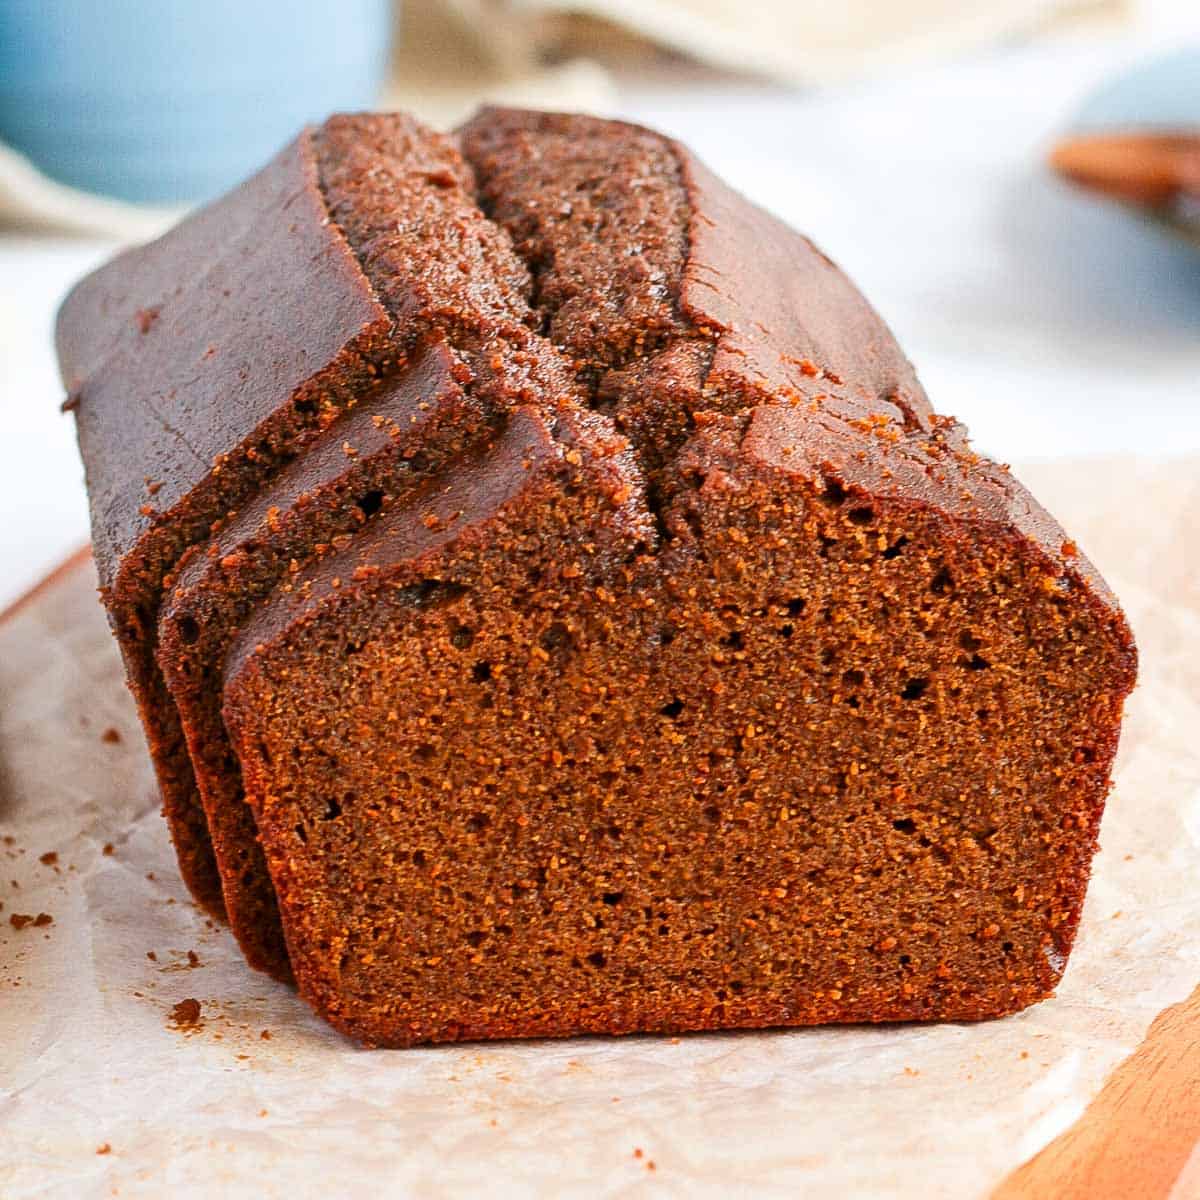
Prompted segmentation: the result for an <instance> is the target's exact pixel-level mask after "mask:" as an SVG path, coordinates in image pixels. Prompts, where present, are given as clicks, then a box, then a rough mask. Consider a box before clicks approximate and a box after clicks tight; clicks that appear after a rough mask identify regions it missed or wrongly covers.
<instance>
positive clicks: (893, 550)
mask: <svg viewBox="0 0 1200 1200" xmlns="http://www.w3.org/2000/svg"><path fill="white" fill-rule="evenodd" d="M907 545H908V538H906V537H898V538H897V539H896V540H895V541H894V542H893V543H892V544H891V545H890V546H889V547H888V548H887V549H886V550H885V551H884V552H883V553H882V554H881V555H880V558H889V559H891V558H899V556H900V552H901V551H902V550H903V549H904V547H905V546H907Z"/></svg>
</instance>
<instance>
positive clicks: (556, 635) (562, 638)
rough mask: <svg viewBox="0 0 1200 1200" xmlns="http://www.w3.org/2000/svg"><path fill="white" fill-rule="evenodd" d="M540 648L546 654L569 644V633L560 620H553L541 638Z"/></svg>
mask: <svg viewBox="0 0 1200 1200" xmlns="http://www.w3.org/2000/svg"><path fill="white" fill-rule="evenodd" d="M541 643H542V649H543V650H545V651H546V652H547V653H548V654H552V653H553V652H554V651H555V650H563V649H566V648H567V647H569V646H570V645H571V634H570V631H569V630H568V629H567V627H566V625H564V624H563V623H562V622H561V621H555V622H554V623H553V624H552V625H551V626H550V627H549V628H548V629H547V630H546V632H545V633H543V634H542V638H541Z"/></svg>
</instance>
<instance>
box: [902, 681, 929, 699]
mask: <svg viewBox="0 0 1200 1200" xmlns="http://www.w3.org/2000/svg"><path fill="white" fill-rule="evenodd" d="M928 687H929V680H928V679H923V678H922V679H910V680H909V681H908V682H907V683H906V684H905V685H904V690H903V691H902V692H901V693H900V699H901V700H920V698H921V697H922V696H923V695H925V691H926V689H927V688H928Z"/></svg>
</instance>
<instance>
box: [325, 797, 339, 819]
mask: <svg viewBox="0 0 1200 1200" xmlns="http://www.w3.org/2000/svg"><path fill="white" fill-rule="evenodd" d="M341 815H342V806H341V803H340V802H339V801H338V800H335V799H334V798H333V797H332V796H330V798H329V799H328V800H326V801H325V815H324V816H323V817H322V818H321V820H322V821H336V820H337V819H338V817H340V816H341Z"/></svg>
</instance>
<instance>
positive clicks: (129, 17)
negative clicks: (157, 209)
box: [0, 0, 393, 203]
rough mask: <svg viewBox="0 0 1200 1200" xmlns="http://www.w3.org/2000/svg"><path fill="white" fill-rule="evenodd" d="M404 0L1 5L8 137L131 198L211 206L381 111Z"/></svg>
mask: <svg viewBox="0 0 1200 1200" xmlns="http://www.w3.org/2000/svg"><path fill="white" fill-rule="evenodd" d="M392 23H393V6H392V3H391V0H302V2H301V3H296V0H0V141H4V142H7V143H8V144H9V145H10V146H12V147H14V148H15V149H17V150H19V151H21V152H22V153H23V154H25V155H27V156H28V157H29V158H30V159H32V161H33V162H34V163H35V164H36V165H37V166H38V167H39V168H41V170H42V171H44V172H45V173H46V174H47V175H49V176H51V177H52V178H54V179H57V180H60V181H61V182H63V183H66V184H70V185H71V186H73V187H78V188H84V189H86V190H88V191H92V192H101V193H104V194H106V195H110V196H117V197H120V198H122V199H125V200H140V201H150V202H155V203H180V202H193V201H201V200H206V199H208V198H210V197H212V196H214V195H216V194H218V193H219V192H222V191H224V190H225V189H227V188H229V187H230V186H232V185H233V184H235V183H237V182H238V180H240V179H242V178H243V177H244V176H246V175H248V174H249V173H250V172H252V171H253V170H255V168H257V167H258V166H260V165H261V164H262V163H263V162H264V161H265V160H266V159H268V158H269V157H270V156H271V155H272V154H273V153H274V152H275V151H276V150H278V149H279V147H280V146H282V145H283V144H284V143H285V142H286V141H287V140H288V139H289V138H290V137H292V136H293V135H294V134H295V133H296V132H297V131H298V130H299V128H300V127H301V126H302V125H304V124H305V123H306V122H309V121H319V120H321V119H322V118H324V117H325V116H326V115H328V114H329V113H330V112H334V111H338V110H351V111H352V110H356V109H363V108H370V107H372V106H373V105H374V104H375V102H376V101H377V99H378V96H379V92H380V89H381V87H382V85H383V82H384V79H385V77H386V73H387V67H388V59H389V49H390V42H391V32H392Z"/></svg>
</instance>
